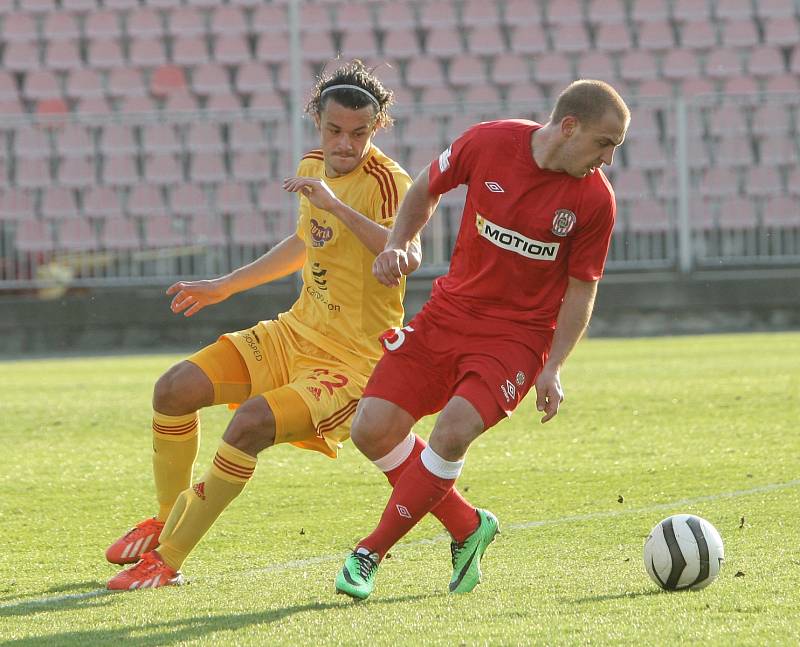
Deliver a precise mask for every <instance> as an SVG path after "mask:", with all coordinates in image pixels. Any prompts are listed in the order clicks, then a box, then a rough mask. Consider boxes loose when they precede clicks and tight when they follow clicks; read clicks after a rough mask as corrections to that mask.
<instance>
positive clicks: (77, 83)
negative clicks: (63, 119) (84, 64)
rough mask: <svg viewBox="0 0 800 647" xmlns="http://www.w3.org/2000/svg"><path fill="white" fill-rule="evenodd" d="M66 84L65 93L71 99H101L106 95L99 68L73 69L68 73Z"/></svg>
mask: <svg viewBox="0 0 800 647" xmlns="http://www.w3.org/2000/svg"><path fill="white" fill-rule="evenodd" d="M65 86H66V87H65V93H66V95H67V96H68V97H69V98H70V99H99V98H101V97H104V96H105V88H104V87H103V81H102V79H101V78H100V73H99V72H98V71H97V70H90V69H88V68H84V69H81V70H72V71H71V72H69V74H68V75H67V80H66V83H65Z"/></svg>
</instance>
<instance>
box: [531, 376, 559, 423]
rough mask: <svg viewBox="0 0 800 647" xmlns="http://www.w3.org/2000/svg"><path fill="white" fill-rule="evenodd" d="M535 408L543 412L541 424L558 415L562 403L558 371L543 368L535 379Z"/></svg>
mask: <svg viewBox="0 0 800 647" xmlns="http://www.w3.org/2000/svg"><path fill="white" fill-rule="evenodd" d="M535 387H536V408H537V409H538V410H539V411H544V416H543V417H542V424H544V423H545V422H547V421H548V420H551V419H552V418H554V417H555V415H556V414H557V413H558V407H559V405H560V404H561V403H562V402H563V401H564V391H563V390H562V389H561V378H560V377H559V374H558V370H555V371H553V370H551V369H548V368H546V367H545V368H544V369H543V370H542V372H541V373H540V374H539V377H538V378H537V379H536V384H535Z"/></svg>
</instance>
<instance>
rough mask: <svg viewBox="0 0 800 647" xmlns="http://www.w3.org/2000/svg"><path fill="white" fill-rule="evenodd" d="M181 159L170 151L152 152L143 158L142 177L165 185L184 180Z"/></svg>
mask: <svg viewBox="0 0 800 647" xmlns="http://www.w3.org/2000/svg"><path fill="white" fill-rule="evenodd" d="M182 167H183V164H182V163H181V159H180V158H179V157H178V156H176V155H172V154H170V153H154V154H149V155H147V156H146V158H145V160H144V179H145V180H146V181H147V182H151V183H153V184H158V185H160V186H166V185H170V184H179V183H181V182H183V181H184V179H185V178H184V175H183V168H182Z"/></svg>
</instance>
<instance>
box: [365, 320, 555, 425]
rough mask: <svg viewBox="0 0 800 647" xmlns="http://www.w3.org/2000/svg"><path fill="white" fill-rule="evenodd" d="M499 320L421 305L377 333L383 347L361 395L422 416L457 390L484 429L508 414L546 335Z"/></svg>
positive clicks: (536, 367) (531, 376)
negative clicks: (481, 320) (494, 327)
mask: <svg viewBox="0 0 800 647" xmlns="http://www.w3.org/2000/svg"><path fill="white" fill-rule="evenodd" d="M504 328H506V330H504V331H503V332H502V333H501V334H493V332H492V331H491V329H490V328H488V329H487V327H486V326H485V325H480V324H476V321H475V320H474V319H465V318H464V316H463V315H453V314H451V313H448V312H444V311H442V310H436V309H433V308H430V307H426V308H425V309H424V310H423V311H422V312H421V313H420V314H418V315H417V316H416V317H414V319H413V320H412V321H411V323H410V324H409V325H408V326H406V327H404V328H402V329H400V330H397V329H393V330H389V331H387V332H386V333H384V334H383V335H382V336H381V341H382V343H383V347H384V351H385V353H384V355H383V357H382V358H381V360H380V361H379V362H378V364H377V366H376V367H375V370H374V371H373V373H372V376H371V377H370V379H369V382H368V383H367V388H366V389H365V390H364V397H365V398H366V397H376V398H381V399H383V400H388V401H389V402H392V403H394V404H396V405H397V406H399V407H401V408H403V409H405V410H406V411H407V412H408V413H409V414H411V416H412V417H413V418H414V419H415V420H419V419H420V418H422V417H423V416H426V415H429V414H432V413H436V412H438V411H441V410H442V409H443V408H444V406H445V405H446V404H447V403H448V402H449V401H450V399H451V398H452V397H453V396H456V395H457V396H460V397H462V398H464V399H466V400H467V401H469V402H470V404H472V406H474V407H475V409H477V411H478V413H479V414H480V416H481V418H482V419H483V422H484V424H485V427H486V428H487V429H488V428H489V427H492V426H493V425H495V424H497V423H498V422H499V421H500V420H502V419H503V418H505V417H507V416H510V415H511V413H512V412H513V411H514V409H516V407H517V405H518V404H519V403H520V402H521V401H522V398H524V397H525V395H526V394H527V393H528V391H529V390H530V388H531V387H532V386H533V384H534V382H535V381H536V378H537V377H538V375H539V373H540V371H541V370H542V363H543V361H544V358H545V357H546V356H547V350H548V347H549V341H550V335H549V334H542V335H541V336H539V337H536V336H532V335H531V333H530V331H528V330H525V329H523V328H517V329H516V331H515V332H516V333H517V334H509V330H508V327H507V326H504ZM522 336H525V339H526V341H527V342H528V343H522V342H521V341H520V338H521V337H522ZM532 337H533V338H532ZM537 346H538V348H537Z"/></svg>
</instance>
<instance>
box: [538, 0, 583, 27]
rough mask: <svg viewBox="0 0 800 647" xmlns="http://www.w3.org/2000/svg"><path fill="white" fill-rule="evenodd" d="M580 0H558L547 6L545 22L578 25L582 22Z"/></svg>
mask: <svg viewBox="0 0 800 647" xmlns="http://www.w3.org/2000/svg"><path fill="white" fill-rule="evenodd" d="M582 5H583V3H582V1H581V0H559V1H558V2H554V3H551V4H550V5H549V6H548V7H547V22H548V24H550V25H579V24H582V23H583V6H582Z"/></svg>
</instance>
